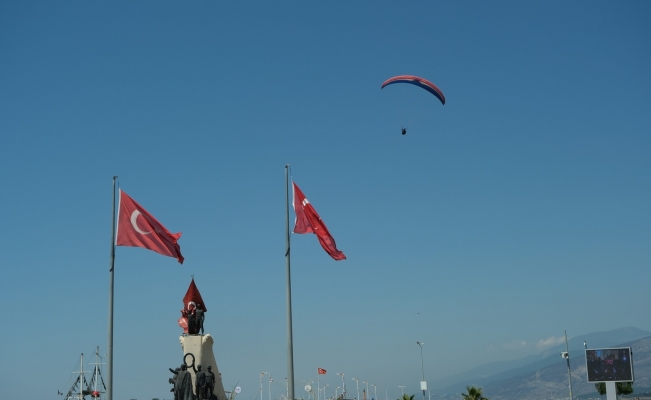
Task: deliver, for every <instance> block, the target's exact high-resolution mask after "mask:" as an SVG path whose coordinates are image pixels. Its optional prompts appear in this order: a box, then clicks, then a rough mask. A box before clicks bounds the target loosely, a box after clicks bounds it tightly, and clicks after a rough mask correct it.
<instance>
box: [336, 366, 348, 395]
mask: <svg viewBox="0 0 651 400" xmlns="http://www.w3.org/2000/svg"><path fill="white" fill-rule="evenodd" d="M337 375H339V376H341V397H342V398H344V399H345V398H346V381H345V380H344V373H343V372H337Z"/></svg>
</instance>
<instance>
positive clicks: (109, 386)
mask: <svg viewBox="0 0 651 400" xmlns="http://www.w3.org/2000/svg"><path fill="white" fill-rule="evenodd" d="M117 179H118V177H117V176H114V177H113V214H112V218H111V268H110V269H109V310H108V353H107V355H108V356H107V359H106V369H107V373H106V400H113V272H114V271H113V267H114V265H115V187H116V182H117Z"/></svg>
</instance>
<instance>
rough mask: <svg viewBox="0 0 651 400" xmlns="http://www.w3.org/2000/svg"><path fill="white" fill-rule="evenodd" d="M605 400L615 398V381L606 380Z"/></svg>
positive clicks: (614, 399)
mask: <svg viewBox="0 0 651 400" xmlns="http://www.w3.org/2000/svg"><path fill="white" fill-rule="evenodd" d="M606 400H617V382H615V381H611V382H606Z"/></svg>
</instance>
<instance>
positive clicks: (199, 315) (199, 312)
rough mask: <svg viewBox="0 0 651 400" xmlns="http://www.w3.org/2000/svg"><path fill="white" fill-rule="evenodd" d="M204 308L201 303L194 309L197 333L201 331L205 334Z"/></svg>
mask: <svg viewBox="0 0 651 400" xmlns="http://www.w3.org/2000/svg"><path fill="white" fill-rule="evenodd" d="M203 312H204V311H203V309H202V308H201V304H199V305H198V306H197V309H196V310H194V314H195V329H196V330H197V333H199V332H201V334H202V335H203V318H204V316H203Z"/></svg>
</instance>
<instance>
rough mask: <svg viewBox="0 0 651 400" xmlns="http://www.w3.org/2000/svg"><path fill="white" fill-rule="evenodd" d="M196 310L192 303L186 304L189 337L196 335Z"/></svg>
mask: <svg viewBox="0 0 651 400" xmlns="http://www.w3.org/2000/svg"><path fill="white" fill-rule="evenodd" d="M196 311H197V308H196V307H195V305H194V303H193V302H190V304H188V333H189V334H190V335H196V334H197V313H196Z"/></svg>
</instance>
